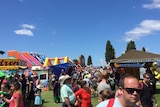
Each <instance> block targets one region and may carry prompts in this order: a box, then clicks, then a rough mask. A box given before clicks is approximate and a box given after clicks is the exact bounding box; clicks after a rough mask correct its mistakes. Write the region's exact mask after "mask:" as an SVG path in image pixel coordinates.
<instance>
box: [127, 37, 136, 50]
mask: <svg viewBox="0 0 160 107" xmlns="http://www.w3.org/2000/svg"><path fill="white" fill-rule="evenodd" d="M131 49H136V45H135V43H134V41H132V40H131V41H130V42H128V44H127V48H126V51H125V52H127V51H129V50H131Z"/></svg>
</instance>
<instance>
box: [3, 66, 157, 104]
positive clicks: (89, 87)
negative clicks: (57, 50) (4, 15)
mask: <svg viewBox="0 0 160 107" xmlns="http://www.w3.org/2000/svg"><path fill="white" fill-rule="evenodd" d="M119 70H120V72H119ZM49 81H51V84H52V89H53V99H54V103H55V104H56V103H62V107H93V105H92V100H91V98H92V97H98V100H97V102H98V104H97V105H96V107H158V105H157V100H156V97H155V92H156V85H155V84H156V82H155V81H156V79H154V75H153V73H152V71H151V69H149V68H147V69H146V72H145V73H144V74H143V80H142V81H141V82H140V81H139V79H138V78H137V77H135V76H133V75H130V74H127V73H126V71H125V69H124V68H118V71H117V69H114V68H112V69H106V68H98V69H97V68H92V69H90V68H89V69H87V68H86V69H85V70H82V71H79V70H77V69H71V70H66V71H65V70H64V69H63V70H62V71H61V74H60V76H59V77H58V76H57V75H55V74H54V72H52V74H51V76H50V79H49ZM0 86H1V87H0V90H1V91H0V105H3V107H24V103H25V102H26V101H28V104H29V107H34V106H39V107H42V104H43V102H42V96H41V91H42V88H43V87H42V85H41V83H40V80H39V78H38V76H37V75H31V76H29V77H25V75H23V74H22V75H19V74H15V75H14V76H9V77H1V78H0ZM116 87H117V88H116ZM153 102H154V103H153Z"/></svg>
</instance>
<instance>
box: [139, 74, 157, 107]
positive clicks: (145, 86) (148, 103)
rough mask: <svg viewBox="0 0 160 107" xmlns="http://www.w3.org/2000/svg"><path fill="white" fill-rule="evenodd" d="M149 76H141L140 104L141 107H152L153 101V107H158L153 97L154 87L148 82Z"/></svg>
mask: <svg viewBox="0 0 160 107" xmlns="http://www.w3.org/2000/svg"><path fill="white" fill-rule="evenodd" d="M150 78H151V74H150V73H148V72H147V73H144V74H143V82H142V83H141V89H142V93H141V96H140V98H141V103H142V106H143V107H153V100H154V101H155V107H158V104H157V101H156V98H155V96H154V94H155V91H154V86H153V84H151V82H150Z"/></svg>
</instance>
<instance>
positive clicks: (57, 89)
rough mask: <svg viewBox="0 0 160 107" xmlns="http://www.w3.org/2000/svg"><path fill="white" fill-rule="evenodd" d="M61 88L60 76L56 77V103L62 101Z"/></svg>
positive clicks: (54, 86) (54, 92) (54, 89)
mask: <svg viewBox="0 0 160 107" xmlns="http://www.w3.org/2000/svg"><path fill="white" fill-rule="evenodd" d="M60 88H61V85H60V82H59V80H58V78H56V79H55V82H54V84H53V96H54V102H55V103H60Z"/></svg>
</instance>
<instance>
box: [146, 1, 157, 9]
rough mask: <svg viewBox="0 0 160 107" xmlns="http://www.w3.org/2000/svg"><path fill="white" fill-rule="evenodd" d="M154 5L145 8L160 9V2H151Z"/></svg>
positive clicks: (147, 5)
mask: <svg viewBox="0 0 160 107" xmlns="http://www.w3.org/2000/svg"><path fill="white" fill-rule="evenodd" d="M151 1H152V3H151V4H144V5H143V8H147V9H156V8H157V9H160V0H151Z"/></svg>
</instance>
